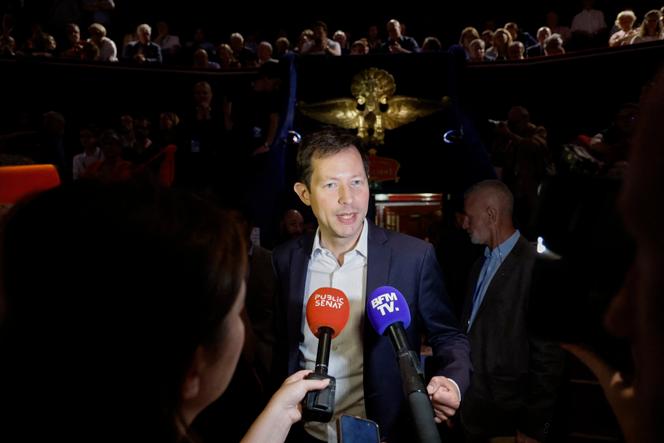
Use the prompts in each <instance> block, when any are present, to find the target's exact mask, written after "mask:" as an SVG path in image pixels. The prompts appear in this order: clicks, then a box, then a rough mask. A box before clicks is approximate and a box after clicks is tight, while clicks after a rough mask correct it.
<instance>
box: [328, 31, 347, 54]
mask: <svg viewBox="0 0 664 443" xmlns="http://www.w3.org/2000/svg"><path fill="white" fill-rule="evenodd" d="M332 40H334V41H335V42H337V43H339V47H340V48H341V55H348V54H349V52H350V50H349V48H348V36H347V35H346V33H345V32H344V31H342V30H338V31H337V32H335V33H334V35H333V36H332Z"/></svg>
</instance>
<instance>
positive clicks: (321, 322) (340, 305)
mask: <svg viewBox="0 0 664 443" xmlns="http://www.w3.org/2000/svg"><path fill="white" fill-rule="evenodd" d="M349 315H350V304H349V302H348V297H346V294H344V293H343V291H341V290H340V289H336V288H318V289H316V290H315V291H314V292H313V294H311V297H309V301H308V302H307V323H308V324H309V329H311V332H312V333H313V334H314V335H315V336H316V337H318V329H320V328H321V327H323V326H326V327H328V328H330V329H332V331H333V332H332V338H335V337H336V336H337V335H339V333H340V332H341V330H342V329H343V328H344V326H346V322H348V316H349Z"/></svg>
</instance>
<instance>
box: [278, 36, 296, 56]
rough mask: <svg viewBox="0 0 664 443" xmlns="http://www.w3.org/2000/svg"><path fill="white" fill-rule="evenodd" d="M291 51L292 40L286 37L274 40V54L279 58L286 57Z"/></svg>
mask: <svg viewBox="0 0 664 443" xmlns="http://www.w3.org/2000/svg"><path fill="white" fill-rule="evenodd" d="M290 52H292V51H291V44H290V41H288V39H287V38H286V37H279V38H278V39H277V41H276V42H274V56H275V57H276V58H277V59H280V58H281V57H284V56H285V55H287V54H288V53H290Z"/></svg>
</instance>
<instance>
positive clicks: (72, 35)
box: [60, 23, 84, 59]
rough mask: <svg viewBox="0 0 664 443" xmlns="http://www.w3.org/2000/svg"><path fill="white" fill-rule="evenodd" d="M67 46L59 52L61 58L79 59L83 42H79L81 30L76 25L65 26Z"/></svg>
mask: <svg viewBox="0 0 664 443" xmlns="http://www.w3.org/2000/svg"><path fill="white" fill-rule="evenodd" d="M66 34H67V43H66V44H67V46H66V47H65V48H63V49H62V50H61V51H60V57H61V58H73V59H78V58H81V50H82V49H83V45H84V41H83V40H81V29H80V28H79V27H78V25H77V24H76V23H69V24H67V29H66Z"/></svg>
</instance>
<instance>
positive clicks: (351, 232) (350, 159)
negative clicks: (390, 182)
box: [296, 147, 369, 243]
mask: <svg viewBox="0 0 664 443" xmlns="http://www.w3.org/2000/svg"><path fill="white" fill-rule="evenodd" d="M296 187H297V185H296ZM296 189H297V188H296ZM298 195H300V198H301V199H302V201H303V202H304V203H305V204H307V205H310V206H311V209H312V211H313V213H314V215H315V216H316V219H317V220H318V226H319V228H320V232H321V239H322V240H323V242H327V243H330V242H333V241H334V242H337V243H338V242H339V241H343V240H348V241H349V242H354V241H356V240H357V239H358V238H359V236H360V232H361V230H362V226H363V223H364V219H365V217H366V215H367V210H368V208H369V184H368V179H367V175H366V172H365V170H364V163H363V161H362V156H361V155H360V153H359V152H358V150H357V149H356V148H354V147H348V148H346V149H343V150H342V151H340V152H337V153H336V154H333V155H330V156H327V157H322V158H316V157H314V158H313V159H312V175H311V184H310V187H309V188H308V189H307V190H304V191H303V192H302V193H300V192H298Z"/></svg>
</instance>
